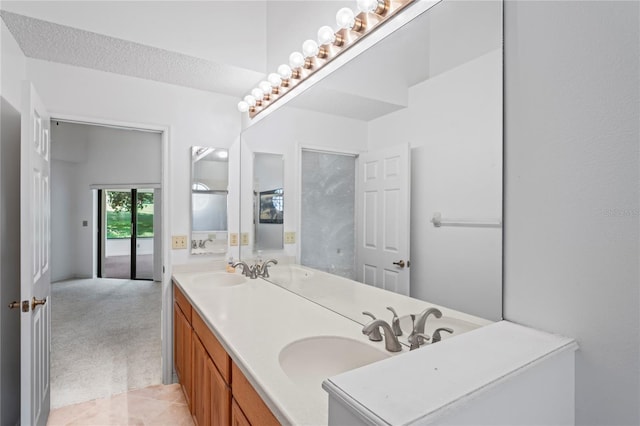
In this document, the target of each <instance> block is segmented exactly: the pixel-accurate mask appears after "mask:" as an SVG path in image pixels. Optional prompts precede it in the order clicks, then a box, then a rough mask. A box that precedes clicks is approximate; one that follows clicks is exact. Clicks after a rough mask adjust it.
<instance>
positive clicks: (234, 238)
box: [229, 233, 238, 247]
mask: <svg viewBox="0 0 640 426" xmlns="http://www.w3.org/2000/svg"><path fill="white" fill-rule="evenodd" d="M229 245H230V246H232V247H237V246H238V234H236V233H232V234H229Z"/></svg>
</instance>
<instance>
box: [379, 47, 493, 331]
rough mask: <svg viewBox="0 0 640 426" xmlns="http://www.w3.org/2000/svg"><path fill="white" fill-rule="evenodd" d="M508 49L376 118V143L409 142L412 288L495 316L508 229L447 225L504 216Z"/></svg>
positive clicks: (421, 87) (430, 84) (432, 83)
mask: <svg viewBox="0 0 640 426" xmlns="http://www.w3.org/2000/svg"><path fill="white" fill-rule="evenodd" d="M501 69H502V52H501V50H494V51H492V52H490V53H487V54H485V55H483V56H480V57H479V58H476V59H474V60H472V61H470V62H467V63H466V64H463V65H461V66H458V67H456V68H454V69H452V70H449V71H447V72H445V73H443V74H439V75H438V76H436V77H434V78H431V79H428V80H426V81H424V82H422V83H420V84H417V85H416V86H413V87H412V88H410V89H409V104H408V107H407V108H406V109H403V110H400V111H397V112H395V113H392V114H388V115H386V116H384V117H381V118H379V119H377V120H373V121H371V122H369V132H368V134H369V149H371V150H377V149H382V148H384V147H386V146H389V145H391V144H395V143H407V142H408V143H410V145H411V147H412V149H411V156H412V165H411V169H412V176H411V180H412V188H411V296H412V297H416V298H418V299H422V300H429V301H431V302H433V303H437V304H440V305H443V306H447V307H450V308H452V309H457V310H460V311H463V312H467V313H469V314H473V315H477V316H480V317H483V318H487V319H493V320H498V319H501V315H502V303H501V300H502V230H501V229H499V228H472V227H441V228H436V227H434V226H433V224H432V223H431V222H430V220H431V218H432V217H433V214H434V212H441V213H442V215H443V217H445V218H446V217H449V218H468V219H489V218H490V219H501V218H502V125H501V124H502V79H501Z"/></svg>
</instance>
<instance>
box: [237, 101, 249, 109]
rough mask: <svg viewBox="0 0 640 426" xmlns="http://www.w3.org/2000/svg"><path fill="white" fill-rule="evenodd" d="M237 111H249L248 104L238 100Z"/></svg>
mask: <svg viewBox="0 0 640 426" xmlns="http://www.w3.org/2000/svg"><path fill="white" fill-rule="evenodd" d="M238 111H240V112H247V111H249V104H248V103H247V102H245V101H240V102H238Z"/></svg>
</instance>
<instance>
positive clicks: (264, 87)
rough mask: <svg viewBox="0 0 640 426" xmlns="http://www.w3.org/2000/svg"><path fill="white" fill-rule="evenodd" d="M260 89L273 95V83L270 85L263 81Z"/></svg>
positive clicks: (259, 85)
mask: <svg viewBox="0 0 640 426" xmlns="http://www.w3.org/2000/svg"><path fill="white" fill-rule="evenodd" d="M258 87H259V88H260V89H261V90H262V91H263V92H264V93H271V83H269V82H268V81H266V80H262V81H261V82H260V83H259V84H258Z"/></svg>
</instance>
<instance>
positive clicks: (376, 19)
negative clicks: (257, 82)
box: [243, 0, 417, 118]
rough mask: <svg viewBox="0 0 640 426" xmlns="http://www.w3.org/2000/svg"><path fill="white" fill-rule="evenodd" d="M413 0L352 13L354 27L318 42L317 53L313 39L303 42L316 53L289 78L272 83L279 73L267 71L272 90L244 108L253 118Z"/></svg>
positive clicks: (388, 0)
mask: <svg viewBox="0 0 640 426" xmlns="http://www.w3.org/2000/svg"><path fill="white" fill-rule="evenodd" d="M416 1H417V0H379V5H380V6H379V7H377V8H376V10H375V11H374V12H360V13H358V14H357V15H355V17H354V23H353V27H352V28H340V29H339V30H337V31H336V32H335V38H336V40H335V41H334V42H333V43H328V44H325V45H321V46H319V47H318V51H317V53H316V52H314V50H315V49H314V46H313V45H312V43H307V42H305V43H306V44H307V50H308V52H307V53H315V55H313V56H309V57H306V58H304V64H303V65H302V66H300V67H298V68H294V69H292V75H291V76H290V77H289V78H288V79H281V81H280V84H275V83H276V81H275V77H272V76H274V75H278V74H276V73H273V74H270V75H269V77H270V78H269V82H270V83H271V85H272V91H271V93H267V91H264V95H265V96H264V97H263V98H262V99H256V100H255V102H251V100H252V99H250V101H249V102H248V105H247V107H248V109H247V110H246V111H247V112H248V113H249V117H251V118H254V117H255V116H256V115H258V114H259V113H260V112H262V111H264V110H265V109H266V108H268V107H269V106H270V105H272V104H273V103H274V102H276V101H278V100H279V99H281V98H282V97H283V96H284V95H285V94H287V93H288V92H289V91H290V90H291V89H293V88H294V87H296V86H297V85H298V84H300V83H301V82H302V81H304V80H305V79H306V78H308V77H309V76H311V75H313V74H314V73H315V72H316V71H318V70H319V69H321V68H322V67H323V66H325V65H326V64H328V63H329V62H331V61H332V60H334V59H335V58H337V57H338V56H340V55H341V54H342V52H344V51H346V50H348V49H349V48H350V47H351V46H353V45H354V44H356V43H357V42H358V41H360V40H362V39H363V38H364V37H366V36H367V35H369V34H371V33H372V32H373V31H375V30H376V29H377V28H379V27H380V26H381V25H382V24H383V23H385V22H387V21H388V20H389V19H391V18H392V17H393V16H395V15H397V14H398V13H399V12H400V11H402V10H403V9H404V8H405V7H407V6H408V5H410V4H411V3H414V2H416ZM378 13H381V14H378ZM303 49H304V48H303ZM254 91H255V89H254ZM252 93H253V92H252ZM257 94H259V93H257ZM246 101H247V98H246V97H245V102H246ZM243 112H244V111H243Z"/></svg>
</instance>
